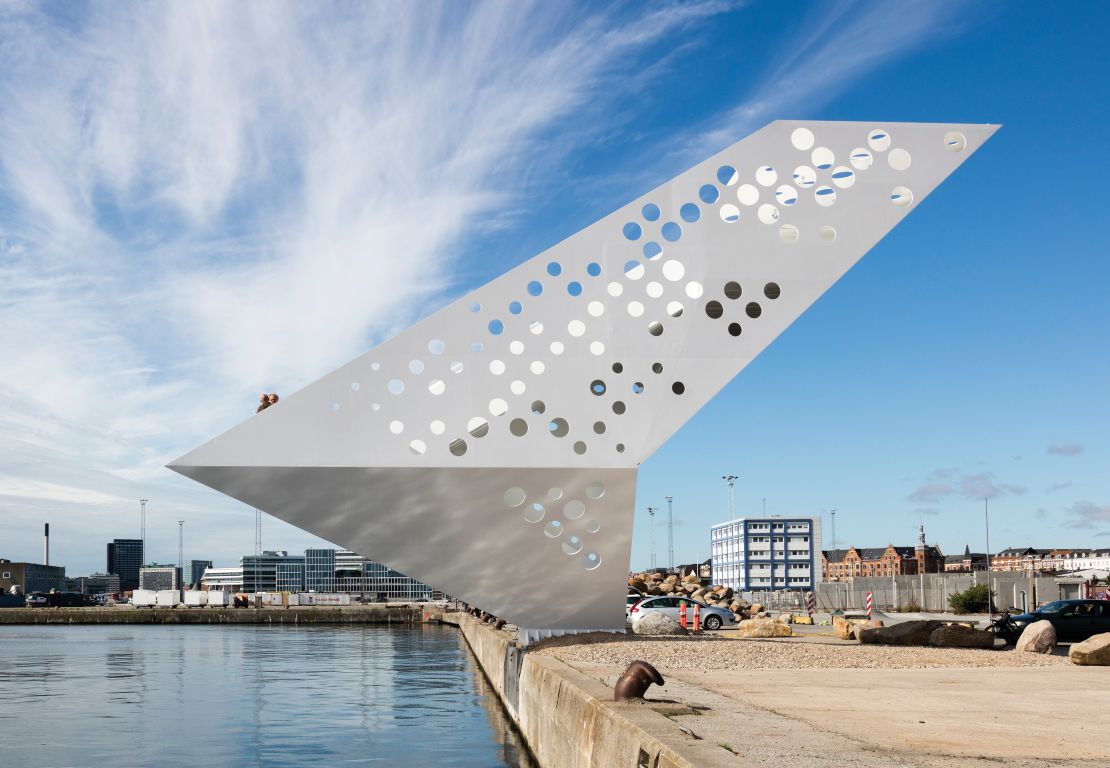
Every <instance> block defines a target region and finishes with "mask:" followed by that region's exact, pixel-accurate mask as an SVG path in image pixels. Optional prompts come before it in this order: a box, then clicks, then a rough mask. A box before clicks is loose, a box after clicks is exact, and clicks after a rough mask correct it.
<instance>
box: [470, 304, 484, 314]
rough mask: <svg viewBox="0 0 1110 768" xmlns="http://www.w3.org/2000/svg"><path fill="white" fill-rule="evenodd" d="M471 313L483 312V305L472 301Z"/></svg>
mask: <svg viewBox="0 0 1110 768" xmlns="http://www.w3.org/2000/svg"><path fill="white" fill-rule="evenodd" d="M470 311H471V312H481V311H482V305H481V304H479V303H478V302H476V301H472V302H471V303H470Z"/></svg>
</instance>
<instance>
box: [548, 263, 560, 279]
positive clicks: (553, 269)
mask: <svg viewBox="0 0 1110 768" xmlns="http://www.w3.org/2000/svg"><path fill="white" fill-rule="evenodd" d="M547 274H549V275H551V276H552V277H558V276H559V275H561V274H563V265H562V264H560V263H559V262H557V261H552V262H550V263H549V264H548V265H547Z"/></svg>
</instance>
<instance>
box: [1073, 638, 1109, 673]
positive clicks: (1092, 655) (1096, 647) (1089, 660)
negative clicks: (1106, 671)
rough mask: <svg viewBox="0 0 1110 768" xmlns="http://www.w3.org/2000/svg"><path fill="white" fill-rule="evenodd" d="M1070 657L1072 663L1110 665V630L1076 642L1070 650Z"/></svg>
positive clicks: (1097, 665)
mask: <svg viewBox="0 0 1110 768" xmlns="http://www.w3.org/2000/svg"><path fill="white" fill-rule="evenodd" d="M1068 658H1069V659H1071V662H1072V664H1081V665H1083V666H1085V667H1110V632H1103V633H1102V634H1101V635H1095V636H1094V637H1090V638H1087V639H1086V640H1084V641H1083V642H1082V643H1074V644H1073V645H1072V647H1071V650H1069V651H1068Z"/></svg>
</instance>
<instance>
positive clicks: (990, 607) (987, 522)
mask: <svg viewBox="0 0 1110 768" xmlns="http://www.w3.org/2000/svg"><path fill="white" fill-rule="evenodd" d="M983 526H984V528H985V530H986V534H987V615H988V616H990V620H991V621H994V600H993V599H991V518H990V512H989V511H988V508H987V499H983Z"/></svg>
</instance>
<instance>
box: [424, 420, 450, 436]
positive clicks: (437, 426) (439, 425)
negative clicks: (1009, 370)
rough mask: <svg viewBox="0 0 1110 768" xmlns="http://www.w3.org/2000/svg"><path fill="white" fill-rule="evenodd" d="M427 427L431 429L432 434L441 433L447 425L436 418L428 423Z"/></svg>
mask: <svg viewBox="0 0 1110 768" xmlns="http://www.w3.org/2000/svg"><path fill="white" fill-rule="evenodd" d="M428 429H430V430H431V432H432V434H433V435H442V434H443V433H444V432H445V431H446V430H447V425H446V424H444V423H443V422H442V421H440V420H439V419H436V420H435V421H433V422H432V423H431V424H429V425H428Z"/></svg>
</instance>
